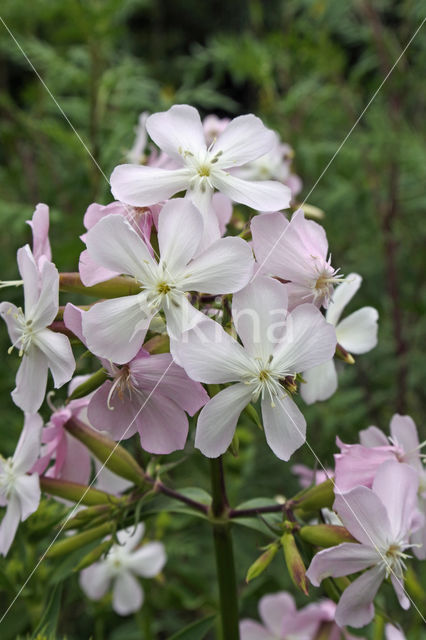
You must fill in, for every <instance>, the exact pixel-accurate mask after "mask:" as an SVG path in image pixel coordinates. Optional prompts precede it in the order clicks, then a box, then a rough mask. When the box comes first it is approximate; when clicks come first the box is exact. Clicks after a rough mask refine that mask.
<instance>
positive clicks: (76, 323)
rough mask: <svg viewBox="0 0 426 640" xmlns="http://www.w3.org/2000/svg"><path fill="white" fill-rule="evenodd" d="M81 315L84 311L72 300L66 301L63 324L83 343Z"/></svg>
mask: <svg viewBox="0 0 426 640" xmlns="http://www.w3.org/2000/svg"><path fill="white" fill-rule="evenodd" d="M83 315H84V311H82V310H81V309H79V308H78V307H76V306H75V305H74V304H72V302H67V304H66V305H65V309H64V324H65V326H66V328H67V329H69V330H70V331H72V332H73V334H74V335H75V336H76V337H77V338H78V339H79V340H81V342H82V343H83V344H85V338H84V335H83Z"/></svg>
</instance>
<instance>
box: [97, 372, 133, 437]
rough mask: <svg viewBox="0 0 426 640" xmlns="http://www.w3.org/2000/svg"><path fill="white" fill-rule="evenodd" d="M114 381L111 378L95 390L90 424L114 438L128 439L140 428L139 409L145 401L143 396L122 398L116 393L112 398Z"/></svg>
mask: <svg viewBox="0 0 426 640" xmlns="http://www.w3.org/2000/svg"><path fill="white" fill-rule="evenodd" d="M112 385H113V383H112V382H111V381H110V380H107V381H106V382H104V384H103V385H101V386H100V387H99V389H97V390H96V391H95V393H94V394H93V396H92V399H91V400H90V403H89V406H88V409H87V416H88V419H89V422H90V424H92V425H93V426H94V427H95V429H97V430H98V431H106V432H108V434H109V435H110V436H111V438H113V439H114V440H117V441H119V440H123V439H124V440H127V439H128V438H131V436H133V435H134V434H135V433H136V431H137V430H138V426H139V420H138V411H139V410H140V407H141V404H142V402H143V401H144V399H143V398H142V399H141V398H135V399H132V400H130V399H129V397H128V395H127V394H126V395H123V396H122V398H120V396H119V395H118V394H117V393H114V394H113V395H112V397H111V398H109V395H110V393H111V391H112Z"/></svg>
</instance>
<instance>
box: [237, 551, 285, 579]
mask: <svg viewBox="0 0 426 640" xmlns="http://www.w3.org/2000/svg"><path fill="white" fill-rule="evenodd" d="M280 544H281V543H280V542H279V541H276V542H272V543H271V544H269V545H268V546H267V547H266V550H265V551H264V553H262V555H261V556H259V557H258V558H257V560H255V561H254V562H253V564H252V565H251V567H249V570H248V571H247V575H246V582H250V580H253V579H254V578H257V576H260V574H261V573H263V572H264V571H265V569H266V568H267V567H269V565H270V564H271V562H272V560H273V559H274V557H275V555H276V553H277V551H278V549H279V548H280Z"/></svg>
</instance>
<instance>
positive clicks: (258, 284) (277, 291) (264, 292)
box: [232, 276, 287, 361]
mask: <svg viewBox="0 0 426 640" xmlns="http://www.w3.org/2000/svg"><path fill="white" fill-rule="evenodd" d="M232 321H233V323H234V326H235V328H236V330H237V333H238V335H239V336H240V338H241V340H242V342H243V345H244V347H245V349H246V350H247V351H248V352H249V353H250V355H252V356H255V357H261V358H262V359H263V360H265V361H266V360H267V359H268V357H269V356H270V355H271V354H272V352H273V351H274V349H275V348H276V346H277V344H278V343H279V342H280V340H281V339H282V337H283V335H284V332H285V328H286V321H287V294H286V291H285V286H284V285H283V284H281V283H280V282H278V280H273V279H272V278H268V277H265V276H259V277H257V278H255V279H254V280H253V281H252V282H251V283H250V284H248V285H247V286H246V287H244V289H242V290H241V291H239V292H238V293H236V294H235V295H234V297H233V299H232Z"/></svg>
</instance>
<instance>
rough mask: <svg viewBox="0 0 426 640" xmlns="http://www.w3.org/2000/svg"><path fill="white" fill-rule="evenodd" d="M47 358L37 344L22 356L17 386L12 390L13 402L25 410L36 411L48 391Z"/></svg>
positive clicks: (17, 375)
mask: <svg viewBox="0 0 426 640" xmlns="http://www.w3.org/2000/svg"><path fill="white" fill-rule="evenodd" d="M47 371H48V364H47V358H46V356H45V355H44V353H42V352H41V351H40V349H38V347H36V346H34V345H33V346H31V347H30V349H29V350H28V353H25V354H24V355H23V357H22V361H21V366H20V367H19V369H18V373H17V374H16V381H15V382H16V387H15V388H14V390H13V391H12V398H13V402H14V403H15V404H16V405H17V406H18V407H20V408H21V409H22V410H23V411H28V413H36V411H38V410H39V409H40V407H41V404H42V402H43V400H44V394H45V393H46V384H47Z"/></svg>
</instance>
